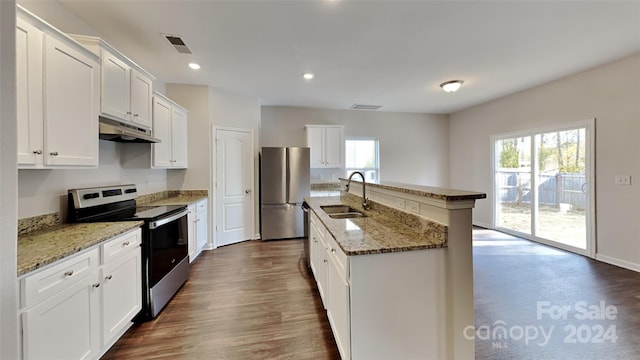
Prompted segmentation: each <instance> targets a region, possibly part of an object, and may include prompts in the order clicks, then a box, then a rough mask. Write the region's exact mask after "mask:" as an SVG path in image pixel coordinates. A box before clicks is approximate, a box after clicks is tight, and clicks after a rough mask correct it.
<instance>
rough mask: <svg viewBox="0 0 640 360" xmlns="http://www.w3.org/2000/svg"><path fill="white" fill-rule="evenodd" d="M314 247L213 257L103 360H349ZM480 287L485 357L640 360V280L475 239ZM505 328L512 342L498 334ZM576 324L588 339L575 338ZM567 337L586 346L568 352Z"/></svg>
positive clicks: (509, 240) (564, 256)
mask: <svg viewBox="0 0 640 360" xmlns="http://www.w3.org/2000/svg"><path fill="white" fill-rule="evenodd" d="M302 245H303V244H302V242H301V241H300V240H285V241H271V242H260V241H248V242H244V243H239V244H235V245H230V246H225V247H222V248H219V249H216V250H214V251H205V252H203V253H202V255H200V257H199V258H198V259H197V260H196V262H195V263H194V264H193V268H192V273H191V277H190V279H189V281H188V282H187V283H186V284H185V285H184V286H183V287H182V289H181V290H180V291H179V293H178V294H176V296H175V297H174V298H173V300H172V301H171V302H170V303H169V304H168V305H167V307H166V308H165V309H164V311H163V312H162V313H161V314H160V315H159V316H158V317H157V318H156V319H155V320H154V321H151V322H147V323H144V324H137V325H134V326H133V327H132V328H131V329H130V330H129V331H128V332H127V333H126V334H125V335H124V336H123V337H122V338H121V339H120V340H119V341H118V342H117V343H116V344H115V345H114V346H113V347H112V348H111V350H109V352H107V353H106V354H105V356H104V357H103V359H160V358H167V359H168V358H171V359H337V358H339V355H338V351H337V348H336V345H335V342H334V340H333V336H332V334H331V330H330V327H329V323H328V321H327V318H326V316H325V314H324V310H323V309H322V305H321V303H320V299H319V295H318V293H317V291H316V288H315V284H314V281H313V278H312V277H311V275H310V274H309V271H308V270H307V268H306V266H305V265H304V264H303V262H302V252H303V246H302ZM474 282H475V314H476V315H475V316H476V327H478V328H479V329H480V330H478V335H479V338H477V339H476V358H477V359H563V360H564V359H581V360H582V359H584V360H586V359H594V360H595V359H598V360H599V359H640V274H638V273H636V272H633V271H629V270H625V269H621V268H617V267H615V266H611V265H607V264H604V263H601V262H597V261H594V260H590V259H587V258H584V257H582V256H579V255H575V254H571V253H567V252H564V251H560V250H556V249H553V248H550V247H547V246H543V245H538V244H535V243H532V242H529V241H527V240H522V239H518V238H515V237H511V236H508V235H505V234H501V233H498V232H495V231H490V230H474ZM581 301H583V302H584V304H585V305H586V308H587V309H588V306H591V305H596V306H599V305H600V302H601V301H604V302H605V303H604V304H605V307H606V306H615V309H616V310H617V314H616V316H615V319H613V320H609V319H605V320H602V319H600V320H577V319H576V318H575V316H576V315H579V313H578V312H577V311H575V307H576V306H578V307H580V304H578V303H579V302H581ZM544 302H547V303H544ZM539 304H542V305H540V306H541V307H542V308H545V309H556V306H564V305H568V306H571V307H572V310H571V311H569V312H567V319H565V320H562V319H559V320H553V319H551V318H550V317H549V316H548V315H547V313H541V315H542V316H541V318H540V319H538V318H537V317H538V316H537V315H538V314H537V312H538V306H539ZM544 304H546V305H544ZM576 304H578V305H576ZM499 321H502V323H496V322H499ZM497 325H502V326H503V327H504V328H506V329H507V330H510V331H511V335H512V336H509V335H508V338H502V339H497V334H498V333H496V336H492V334H493V330H494V329H495V328H496V327H498V326H497ZM484 326H488V328H489V329H490V332H489V333H488V334H489V335H487V333H486V332H483V331H482V329H483V327H484ZM572 326H573V327H575V329H576V331H577V333H576V334H575V336H573V337H571V336H570V335H571V334H570V331H571V327H572ZM612 326H613V329H615V335H616V336H617V339H616V341H615V343H612V342H611V340H612V337H611V336H610V335H612V333H611V331H610V332H609V336H605V334H604V332H603V333H602V334H601V335H603V336H600V338H598V336H597V333H598V332H599V330H600V329H599V327H602V328H603V330H607V329H611V327H612ZM533 327H536V329H537V331H538V333H537V336H536V337H535V338H533V335H535V334H534V333H533V330H532V329H533ZM541 327H542V328H541ZM551 327H553V330H551V333H550V335H548V341H547V342H546V343H545V342H544V340H545V339H546V338H545V337H544V336H543V335H542V334H541V330H540V329H542V330H543V331H544V332H545V334H549V331H550V328H551ZM518 328H520V329H522V331H529V337H530V340H529V341H525V337H524V334H523V337H522V338H520V339H518V338H519V335H520V332H519V330H518ZM567 337H569V340H572V339H575V340H576V343H575V344H572V343H565V342H564V340H565V338H567ZM599 339H602V340H604V341H603V343H597V342H598V340H599ZM587 340H588V341H587ZM580 341H584V342H586V343H581V342H580ZM541 344H542V345H541Z"/></svg>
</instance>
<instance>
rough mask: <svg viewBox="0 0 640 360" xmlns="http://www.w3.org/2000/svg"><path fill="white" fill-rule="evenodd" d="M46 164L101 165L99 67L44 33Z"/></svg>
mask: <svg viewBox="0 0 640 360" xmlns="http://www.w3.org/2000/svg"><path fill="white" fill-rule="evenodd" d="M44 41H45V57H44V59H45V60H44V99H45V101H44V108H45V109H46V111H45V112H44V164H45V165H49V166H97V165H98V104H99V101H100V98H99V96H100V87H99V86H100V78H99V76H100V64H99V63H98V62H97V61H95V60H94V59H93V58H90V57H89V56H87V55H86V54H85V53H83V52H80V51H79V50H78V49H76V48H75V47H73V46H71V45H69V44H67V43H63V42H62V41H60V40H58V39H56V38H54V37H52V36H48V35H47V34H45V37H44Z"/></svg>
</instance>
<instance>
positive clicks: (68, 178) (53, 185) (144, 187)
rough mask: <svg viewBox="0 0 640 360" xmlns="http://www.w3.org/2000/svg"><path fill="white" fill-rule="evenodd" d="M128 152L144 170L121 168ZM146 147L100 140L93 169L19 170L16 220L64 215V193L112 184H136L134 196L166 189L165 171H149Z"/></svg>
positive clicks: (148, 146) (147, 146)
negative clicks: (132, 152)
mask: <svg viewBox="0 0 640 360" xmlns="http://www.w3.org/2000/svg"><path fill="white" fill-rule="evenodd" d="M129 149H132V150H135V151H136V153H138V154H139V156H142V157H144V158H145V160H147V162H146V164H147V167H146V168H139V169H136V168H133V169H128V168H123V167H122V165H121V161H122V160H121V158H122V156H123V154H124V153H126V152H127V151H128V150H129ZM150 149H151V145H150V144H121V143H116V142H113V141H105V140H100V149H99V154H100V163H99V166H98V168H96V169H69V170H58V169H53V170H24V169H23V170H19V171H18V182H19V186H18V209H19V212H18V216H19V218H25V217H29V216H34V215H41V214H47V213H51V212H61V213H62V215H63V216H64V215H65V214H66V196H67V190H68V189H75V188H82V187H91V186H104V185H115V184H129V183H132V184H136V185H137V186H138V193H139V194H141V195H143V194H150V193H154V192H157V191H163V190H166V189H167V170H163V169H149V168H148V166H149V164H150V162H149V161H148V159H149V157H150V151H151V150H150Z"/></svg>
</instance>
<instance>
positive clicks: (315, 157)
mask: <svg viewBox="0 0 640 360" xmlns="http://www.w3.org/2000/svg"><path fill="white" fill-rule="evenodd" d="M307 147H309V148H311V156H310V163H311V167H312V168H319V167H324V158H323V154H322V151H323V147H324V129H323V128H320V127H307Z"/></svg>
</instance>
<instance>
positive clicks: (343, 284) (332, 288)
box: [327, 259, 351, 359]
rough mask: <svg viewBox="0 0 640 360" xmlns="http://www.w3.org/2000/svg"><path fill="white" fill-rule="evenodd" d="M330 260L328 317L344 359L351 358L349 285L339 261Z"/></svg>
mask: <svg viewBox="0 0 640 360" xmlns="http://www.w3.org/2000/svg"><path fill="white" fill-rule="evenodd" d="M334 260H335V259H330V261H329V269H328V271H329V275H328V281H327V283H328V290H327V295H328V297H329V301H328V305H327V317H328V318H329V323H330V324H331V328H332V329H333V336H334V338H335V340H336V345H338V350H339V351H340V355H341V357H342V358H343V359H349V358H350V338H351V337H350V328H349V322H350V319H349V283H347V281H346V280H345V279H344V278H343V277H342V274H341V273H340V271H339V268H338V264H337V261H334Z"/></svg>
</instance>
